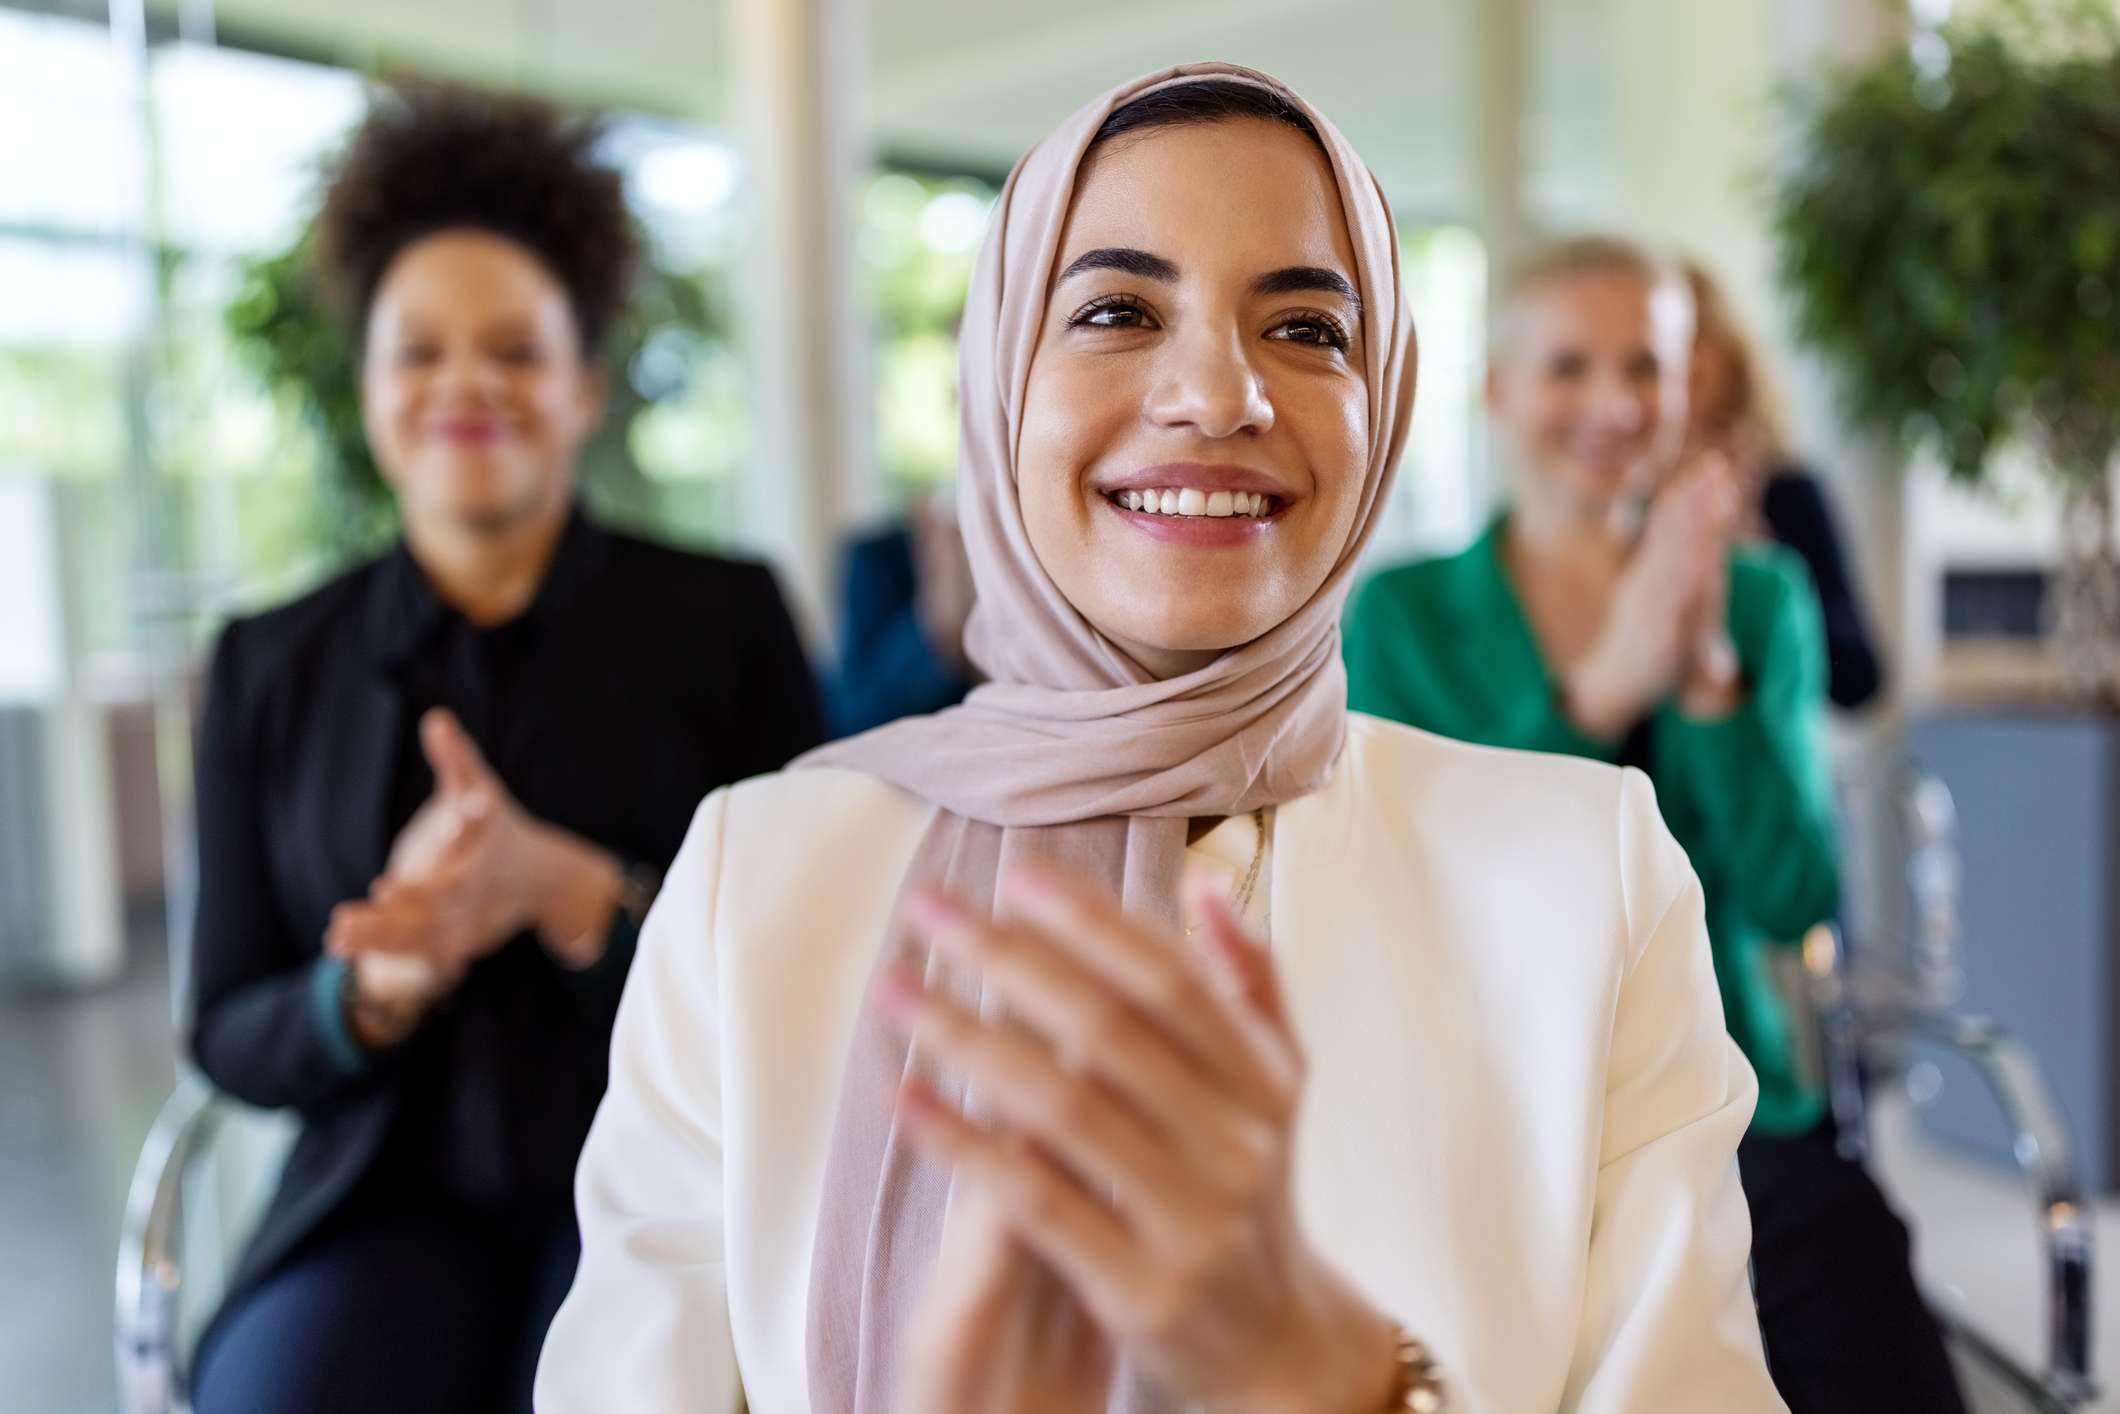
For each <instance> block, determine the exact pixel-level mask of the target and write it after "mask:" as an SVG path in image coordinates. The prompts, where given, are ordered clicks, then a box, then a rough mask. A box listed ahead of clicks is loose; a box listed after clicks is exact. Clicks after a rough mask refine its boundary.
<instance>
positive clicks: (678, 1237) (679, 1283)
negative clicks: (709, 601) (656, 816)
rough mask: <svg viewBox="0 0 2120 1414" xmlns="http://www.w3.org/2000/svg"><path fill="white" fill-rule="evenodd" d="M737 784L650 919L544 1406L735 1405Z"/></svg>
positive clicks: (676, 868)
mask: <svg viewBox="0 0 2120 1414" xmlns="http://www.w3.org/2000/svg"><path fill="white" fill-rule="evenodd" d="M726 802H727V795H726V793H725V792H721V791H717V792H715V793H714V794H713V795H710V796H708V797H707V799H706V800H705V801H704V802H702V803H701V805H700V807H699V810H698V812H697V813H696V814H695V815H694V817H693V821H692V828H691V831H690V832H689V833H688V834H687V835H686V837H685V843H684V847H683V848H682V849H681V850H680V851H679V852H678V856H677V860H676V862H675V863H674V864H673V865H672V866H671V869H670V873H669V876H668V877H667V879H666V880H665V881H664V884H663V889H662V892H661V894H660V895H659V896H658V897H657V898H656V901H655V906H654V908H653V909H651V910H650V911H649V914H648V919H647V922H646V924H645V925H644V926H643V928H642V930H641V936H640V943H639V952H638V955H637V956H636V957H635V959H634V962H633V970H632V975H631V978H630V979H629V981H628V982H627V985H626V990H625V995H624V997H623V999H622V1000H621V1001H620V1002H619V1008H618V1024H617V1029H616V1031H615V1032H614V1034H613V1036H612V1041H611V1082H610V1087H609V1088H608V1089H607V1090H606V1091H605V1092H604V1099H603V1103H602V1105H601V1106H600V1107H599V1108H598V1109H597V1112H596V1121H595V1123H594V1124H593V1125H591V1126H590V1129H589V1139H588V1143H587V1144H586V1145H585V1146H584V1147H583V1150H582V1156H581V1163H580V1167H579V1168H578V1169H577V1170H576V1173H575V1184H574V1196H575V1207H576V1211H577V1214H578V1216H579V1219H580V1224H581V1239H582V1254H581V1264H580V1265H579V1266H578V1267H577V1268H576V1270H575V1275H574V1285H573V1287H572V1289H571V1290H570V1291H569V1292H568V1293H567V1299H566V1301H565V1303H564V1304H562V1305H561V1307H560V1309H559V1314H558V1315H557V1316H556V1317H554V1319H553V1322H552V1327H551V1330H550V1331H549V1333H548V1334H547V1335H546V1337H545V1345H544V1351H543V1354H542V1356H541V1357H540V1359H539V1361H538V1368H537V1393H536V1405H537V1408H538V1410H539V1414H602V1411H604V1410H608V1409H613V1408H624V1409H628V1410H637V1411H639V1412H640V1414H680V1411H682V1414H702V1412H704V1414H733V1411H735V1410H738V1409H740V1408H741V1407H742V1400H743V1393H742V1387H741V1383H740V1380H739V1377H738V1374H737V1368H736V1348H735V1340H734V1337H733V1335H732V1334H731V1331H730V1326H729V1299H728V1282H727V1248H726V1245H725V1242H724V1236H723V1219H722V1147H721V1145H722V1140H721V1058H720V1049H721V1048H720V1025H719V1007H720V998H719V995H718V988H717V985H716V982H715V961H714V956H713V947H712V941H713V933H714V906H715V895H716V891H717V889H718V886H719V876H720V868H721V839H722V830H723V826H722V821H723V816H724V813H725V807H726Z"/></svg>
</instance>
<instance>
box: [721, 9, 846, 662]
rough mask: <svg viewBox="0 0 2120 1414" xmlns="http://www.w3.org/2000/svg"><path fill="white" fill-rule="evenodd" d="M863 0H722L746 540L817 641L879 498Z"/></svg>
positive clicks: (822, 632) (814, 640)
mask: <svg viewBox="0 0 2120 1414" xmlns="http://www.w3.org/2000/svg"><path fill="white" fill-rule="evenodd" d="M864 11H865V7H864V4H863V0H731V3H730V5H729V7H728V14H729V38H730V44H729V63H728V69H729V74H730V78H731V81H732V84H733V87H734V90H735V105H736V106H735V112H736V116H737V134H738V137H739V140H740V141H741V143H742V147H743V155H744V182H745V192H744V197H745V200H746V201H747V202H748V203H749V206H750V209H751V211H752V213H753V219H752V223H751V242H750V249H749V251H748V252H747V256H746V261H745V264H744V266H743V269H742V272H741V276H740V278H739V279H738V280H737V281H736V282H735V284H734V287H733V288H734V290H735V293H736V303H735V309H736V313H737V318H738V324H739V327H740V329H741V331H742V337H743V338H744V340H745V341H746V354H747V357H748V363H749V373H750V398H749V403H750V450H749V455H748V457H747V458H746V466H745V469H744V486H743V488H742V493H741V497H740V501H741V509H742V514H743V518H744V525H743V529H744V531H745V535H746V538H748V539H750V540H751V541H753V542H754V543H755V544H756V545H757V546H758V547H759V548H760V549H761V550H762V551H764V552H765V553H767V554H769V555H770V556H772V558H773V560H774V562H775V564H776V565H777V566H778V567H779V568H780V571H781V574H782V577H783V581H784V583H785V584H786V586H787V588H788V590H789V592H790V595H791V597H792V598H793V600H794V603H795V608H796V612H797V615H798V617H799V619H800V620H801V621H802V623H803V626H804V628H805V629H806V630H808V631H809V633H810V634H811V640H812V642H813V643H822V642H823V641H824V637H823V636H824V633H825V630H826V625H827V615H826V612H825V606H826V604H827V603H828V602H829V593H830V588H831V579H832V565H833V556H834V550H835V547H836V544H837V541H838V538H839V535H840V533H841V531H842V529H843V528H844V527H845V525H846V524H847V523H848V522H849V521H850V519H852V517H853V516H854V515H855V514H856V513H857V512H858V511H860V510H862V509H865V508H866V507H867V506H869V505H871V504H873V502H874V497H875V485H876V480H877V478H876V474H875V471H874V466H875V458H874V454H873V443H874V434H873V424H874V415H875V409H874V404H873V402H872V400H871V397H870V392H869V379H868V376H867V367H868V330H867V321H866V318H865V308H866V302H865V299H864V292H863V290H862V289H861V287H860V283H859V281H858V279H857V275H856V270H855V265H854V230H855V222H856V219H857V216H858V213H859V206H858V200H859V193H860V191H861V183H862V180H863V178H864V177H865V176H866V174H867V172H868V170H869V167H870V150H869V141H868V109H867V103H866V99H865V91H866V82H865V81H866V74H867V52H866V29H865V24H864V21H865V13H864Z"/></svg>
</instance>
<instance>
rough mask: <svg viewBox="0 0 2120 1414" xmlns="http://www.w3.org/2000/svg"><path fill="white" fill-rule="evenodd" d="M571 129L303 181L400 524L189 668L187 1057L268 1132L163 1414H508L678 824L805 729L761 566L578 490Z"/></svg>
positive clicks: (777, 612)
mask: <svg viewBox="0 0 2120 1414" xmlns="http://www.w3.org/2000/svg"><path fill="white" fill-rule="evenodd" d="M600 138H601V129H600V127H599V125H598V124H597V123H596V122H595V121H594V120H586V119H575V118H570V117H567V116H565V115H563V114H561V113H559V112H558V111H556V110H554V109H552V108H550V107H547V106H545V105H543V104H541V103H537V102H534V101H531V100H527V99H521V98H512V97H501V96H496V95H490V94H482V93H478V92H474V91H470V90H466V89H461V88H455V87H448V86H442V85H436V84H431V83H413V82H407V83H398V84H393V85H390V86H387V87H384V88H382V89H380V90H379V91H378V92H377V94H376V96H375V98H374V101H373V103H372V105H371V107H370V110H369V112H368V115H367V117H366V119H365V121H364V122H363V123H362V125H361V126H360V128H359V129H358V130H357V132H356V133H355V134H354V136H353V138H352V141H351V143H350V145H349V146H348V147H347V149H346V150H345V152H344V153H343V154H342V156H341V157H340V159H339V161H338V163H337V165H336V168H335V170H334V171H333V172H332V173H331V175H330V178H329V181H328V184H327V187H326V190H325V195H324V200H323V207H322V211H321V213H320V215H319V218H318V226H317V230H316V242H315V244H316V249H317V252H318V255H319V257H320V262H321V272H320V273H321V274H322V275H323V276H324V277H325V278H326V279H327V281H328V283H329V285H330V287H331V289H332V290H333V291H334V292H335V294H336V295H337V297H338V298H339V300H340V302H341V305H342V307H343V310H344V313H345V315H346V319H347V325H348V331H349V335H350V337H352V338H353V339H354V340H355V342H356V344H357V346H358V351H359V367H360V379H361V407H362V417H363V423H364V426H365V428H366V431H367V436H368V441H369V445H370V447H371V449H372V450H373V452H374V454H375V460H376V463H377V465H378V466H379V467H380V468H381V470H382V473H383V476H384V478H385V480H386V481H387V482H388V483H389V485H390V487H391V490H392V492H393V493H394V495H395V497H396V499H397V504H398V509H399V511H400V513H401V519H402V522H403V537H402V539H401V540H400V542H399V543H398V544H397V545H396V546H395V547H394V548H393V549H392V550H391V551H390V552H389V553H388V554H386V555H384V556H383V557H382V558H381V559H379V560H376V561H374V562H373V563H369V564H365V565H362V566H360V567H359V568H357V569H355V570H353V571H352V572H350V573H348V574H346V575H343V576H342V577H340V578H338V579H336V580H334V581H332V582H331V583H329V584H327V585H325V586H324V587H323V588H321V589H318V590H316V591H315V592H313V593H311V594H309V595H308V596H306V597H305V598H302V599H300V600H297V601H296V602H294V603H292V604H288V605H285V606H283V607H280V608H277V609H274V610H272V611H270V612H267V613H263V614H259V615H256V616H254V617H248V618H241V619H237V620H235V621H234V622H232V623H231V624H229V626H228V627H227V629H226V630H225V631H224V632H223V634H222V636H221V639H220V643H219V645H218V647H217V648H216V650H215V652H214V655H213V662H212V668H211V671H210V675H209V684H208V690H207V699H206V714H205V720H204V723H203V725H202V729H201V732H200V744H199V759H198V769H197V794H198V809H199V851H200V859H199V863H200V874H199V900H198V914H197V920H196V928H195V934H194V944H193V948H194V968H193V972H194V988H193V995H192V998H191V1001H192V1007H193V1010H192V1016H191V1024H190V1034H189V1042H190V1046H191V1050H192V1053H193V1055H194V1056H195V1057H196V1059H197V1061H198V1064H199V1067H200V1069H201V1070H203V1071H204V1072H205V1073H206V1075H207V1077H208V1078H209V1079H211V1080H212V1081H213V1083H214V1084H215V1085H216V1086H218V1087H219V1088H220V1089H222V1090H223V1091H225V1092H227V1093H228V1094H230V1095H233V1096H235V1097H237V1098H238V1099H241V1100H244V1101H247V1102H248V1103H250V1104H253V1105H260V1106H267V1107H272V1108H286V1109H292V1110H294V1111H295V1112H296V1113H297V1114H298V1115H299V1116H300V1119H301V1128H300V1135H299V1138H298V1139H297V1140H296V1142H295V1146H294V1149H293V1151H292V1153H291V1155H290V1157H289V1159H288V1161H287V1164H286V1167H285V1170H284V1172H283V1174H282V1176H281V1179H280V1182H279V1186H278V1190H277V1192H276V1193H275V1194H274V1196H273V1198H272V1200H271V1202H270V1204H269V1206H268V1208H267V1210H266V1212H265V1216H264V1218H263V1220H262V1222H261V1223H260V1225H259V1227H258V1229H257V1232H256V1235H255V1237H254V1238H253V1240H252V1242H251V1244H250V1246H249V1249H248V1250H247V1252H246V1253H245V1255H244V1257H243V1259H242V1262H241V1263H240V1265H239V1267H238V1270H237V1273H236V1276H235V1279H234V1281H233V1282H232V1284H231V1286H230V1291H229V1296H228V1298H227V1300H226V1301H225V1302H224V1303H223V1305H222V1307H221V1309H220V1311H219V1312H218V1313H217V1315H216V1317H215V1319H214V1321H213V1323H212V1325H211V1326H210V1328H209V1330H208V1332H207V1334H206V1336H205V1338H204V1340H203V1341H202V1342H201V1345H200V1348H199V1352H198V1358H197V1359H196V1361H195V1362H194V1378H193V1381H192V1386H193V1389H192V1394H193V1403H194V1407H195V1408H196V1409H197V1410H198V1411H199V1414H229V1412H230V1411H240V1414H279V1411H288V1412H289V1414H292V1411H301V1414H332V1411H338V1410H349V1411H350V1410H363V1411H367V1410H383V1409H388V1410H391V1411H394V1414H421V1411H428V1410H433V1411H442V1410H447V1411H450V1412H451V1414H462V1411H471V1410H494V1411H501V1410H508V1411H517V1410H527V1409H528V1408H529V1407H530V1400H529V1385H530V1376H531V1373H532V1371H533V1369H534V1367H535V1362H536V1356H537V1351H538V1348H539V1345H540V1344H541V1342H542V1340H543V1337H544V1331H545V1327H546V1325H547V1323H548V1322H549V1320H550V1318H551V1314H552V1311H553V1310H554V1309H555V1308H556V1307H557V1305H558V1303H559V1300H560V1297H561V1296H562V1295H563V1294H564V1293H565V1291H566V1289H567V1285H568V1282H569V1281H570V1280H571V1278H572V1274H573V1270H574V1265H575V1260H576V1257H577V1254H578V1251H579V1241H578V1238H577V1236H576V1232H575V1224H574V1216H573V1203H572V1192H571V1189H572V1178H573V1173H574V1166H575V1159H576V1156H577V1154H578V1152H579V1150H580V1148H581V1145H582V1141H583V1138H584V1136H585V1135H586V1134H587V1132H588V1128H589V1123H590V1120H591V1118H592V1117H593V1116H594V1114H595V1111H596V1106H597V1102H598V1100H599V1099H600V1098H601V1096H602V1094H603V1091H604V1087H605V1082H606V1075H607V1057H608V1054H609V1049H610V1043H611V1028H612V1020H613V1016H614V1013H615V1010H616V1007H617V1004H618V998H619V993H620V990H621V987H622V986H623V984H624V981H625V977H626V971H627V966H628V963H629V962H630V960H631V957H632V953H633V944H634V930H635V929H636V927H637V925H638V924H639V922H640V920H641V917H642V916H643V914H644V913H645V911H646V909H647V906H648V903H649V901H650V900H651V899H652V897H653V895H654V892H655V889H656V886H657V882H658V880H659V878H660V871H661V870H662V869H663V868H665V867H666V866H667V865H668V864H669V862H670V861H671V859H672V858H673V857H674V856H675V855H676V853H677V848H678V845H679V843H680V842H681V841H682V839H683V837H684V833H685V829H686V826H687V824H688V823H689V821H690V819H691V816H692V810H693V807H694V805H695V804H696V803H697V802H698V801H699V800H700V798H701V797H703V796H705V795H706V794H707V793H709V792H710V791H712V790H714V789H715V788H717V787H719V786H721V785H724V784H726V783H728V782H731V781H735V780H738V779H741V778H743V777H747V776H751V775H755V774H758V773H760V772H764V771H769V770H774V769H777V768H778V767H779V766H781V765H782V764H784V763H785V762H786V761H787V760H788V759H789V758H791V757H792V756H794V755H796V754H798V753H799V752H801V751H803V750H805V749H807V748H808V747H810V746H812V745H814V744H816V742H817V741H818V740H819V739H820V736H821V726H820V719H819V709H818V704H817V701H816V697H815V691H814V688H813V686H812V682H811V679H810V676H809V671H808V667H807V664H806V661H805V658H804V655H803V652H802V648H801V645H800V643H799V642H798V640H797V637H796V633H795V629H794V626H793V624H792V622H791V621H790V618H789V615H788V612H787V609H786V607H785V605H784V604H783V602H782V599H781V596H780V593H779V590H778V588H777V586H776V585H775V583H774V580H773V577H772V574H771V573H770V572H769V571H768V570H767V569H765V568H764V567H763V566H760V565H756V564H748V563H742V562H738V561H732V560H724V559H716V558H710V557H706V556H701V555H693V554H685V553H680V552H678V551H675V550H671V549H665V548H662V547H660V546H656V545H652V544H649V543H647V542H644V541H641V540H636V539H632V538H629V537H627V536H622V535H618V534H615V533H613V532H611V531H608V530H605V529H603V528H601V527H599V526H597V525H596V524H594V523H593V522H592V521H590V520H589V519H588V518H587V517H585V516H584V514H583V513H582V510H581V508H580V507H579V505H578V504H577V502H576V498H575V494H574V482H575V463H576V459H577V457H578V454H579V452H580V450H581V447H582V444H583V441H584V440H585V439H586V438H587V437H588V435H589V434H590V433H591V432H592V431H593V430H594V428H595V427H596V424H597V421H598V418H599V416H600V414H601V411H602V406H603V383H602V375H601V374H600V372H599V370H598V361H597V360H598V353H599V349H600V341H601V340H602V338H603V336H604V335H605V333H606V332H607V331H608V330H609V329H610V327H611V325H612V323H613V322H614V320H615V319H616V318H617V316H618V315H619V313H620V312H621V310H622V309H623V307H624V304H625V301H626V297H627V292H628V288H629V286H630V283H631V281H632V277H633V271H634V267H635V263H636V258H637V252H636V248H635V243H634V237H633V234H632V227H631V225H630V222H629V219H628V216H627V213H626V209H625V205H624V202H623V194H622V191H621V185H620V180H619V177H618V174H617V173H616V172H614V171H612V170H611V169H610V168H608V167H607V166H605V165H603V164H602V163H601V162H600V161H599V160H598V158H597V155H596V151H597V145H598V142H599V140H600Z"/></svg>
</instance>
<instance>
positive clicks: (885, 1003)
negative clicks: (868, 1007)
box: [876, 967, 925, 1022]
mask: <svg viewBox="0 0 2120 1414" xmlns="http://www.w3.org/2000/svg"><path fill="white" fill-rule="evenodd" d="M924 999H925V998H924V994H923V993H922V992H921V990H920V983H919V982H918V981H916V980H914V978H913V977H912V975H911V974H909V973H906V972H902V971H900V970H898V969H897V968H895V967H894V968H892V969H891V970H890V971H888V972H885V973H884V974H883V975H882V976H881V977H878V978H877V979H876V1007H877V1010H879V1011H881V1012H882V1013H883V1014H884V1016H886V1017H887V1018H889V1019H890V1020H892V1021H900V1022H902V1021H910V1020H912V1018H913V1017H914V1016H915V1015H916V1014H917V1013H918V1012H919V1010H920V1006H921V1003H922V1001H923V1000H924Z"/></svg>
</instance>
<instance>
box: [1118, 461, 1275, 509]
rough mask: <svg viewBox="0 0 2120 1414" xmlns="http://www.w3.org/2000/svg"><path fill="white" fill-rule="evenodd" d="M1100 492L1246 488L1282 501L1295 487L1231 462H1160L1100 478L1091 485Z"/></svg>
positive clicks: (1231, 490)
mask: <svg viewBox="0 0 2120 1414" xmlns="http://www.w3.org/2000/svg"><path fill="white" fill-rule="evenodd" d="M1093 489H1095V490H1096V491H1097V492H1098V493H1099V494H1100V495H1103V496H1107V497H1109V496H1115V495H1117V494H1118V493H1119V492H1121V491H1157V492H1162V491H1166V490H1169V491H1205V492H1209V493H1212V492H1215V491H1228V492H1230V493H1231V494H1235V493H1236V492H1239V491H1249V492H1253V493H1256V494H1258V495H1261V496H1271V497H1273V498H1274V499H1275V500H1277V501H1279V502H1281V503H1283V504H1284V505H1285V504H1286V503H1287V502H1289V501H1291V500H1294V499H1295V493H1294V491H1293V490H1292V489H1291V488H1290V487H1289V485H1288V483H1287V482H1285V481H1283V480H1282V479H1281V478H1280V477H1277V476H1270V475H1268V474H1267V473H1265V472H1263V471H1255V470H1253V469H1252V468H1251V467H1248V466H1238V465H1236V464H1234V463H1231V462H1163V463H1161V464H1160V465H1157V466H1144V467H1142V468H1141V469H1140V470H1139V471H1134V472H1129V473H1127V474H1126V475H1125V476H1115V477H1110V478H1105V479H1100V480H1099V481H1097V482H1096V483H1095V486H1094V488H1093Z"/></svg>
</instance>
